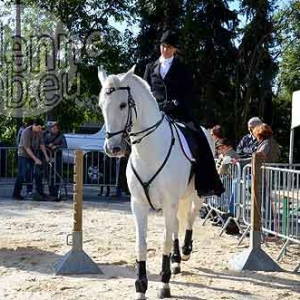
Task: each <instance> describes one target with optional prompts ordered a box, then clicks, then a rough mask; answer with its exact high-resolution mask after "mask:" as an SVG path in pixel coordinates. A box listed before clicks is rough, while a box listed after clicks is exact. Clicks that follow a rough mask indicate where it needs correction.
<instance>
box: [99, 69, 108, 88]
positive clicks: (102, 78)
mask: <svg viewBox="0 0 300 300" xmlns="http://www.w3.org/2000/svg"><path fill="white" fill-rule="evenodd" d="M98 78H99V80H100V82H101V85H102V86H103V85H104V82H105V80H106V78H107V74H106V72H105V70H104V69H102V68H101V67H98Z"/></svg>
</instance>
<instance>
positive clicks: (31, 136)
mask: <svg viewBox="0 0 300 300" xmlns="http://www.w3.org/2000/svg"><path fill="white" fill-rule="evenodd" d="M42 125H43V122H42V120H41V119H36V120H35V121H34V122H33V125H31V126H28V127H27V128H25V129H24V130H23V132H22V134H21V139H20V143H19V146H18V176H17V179H16V182H15V186H14V191H13V198H14V199H16V200H23V199H24V198H23V197H22V196H21V191H22V185H23V182H24V180H25V179H26V174H27V166H28V165H29V166H30V171H31V173H32V174H34V178H35V184H36V191H37V194H36V199H37V200H46V199H47V196H46V195H45V194H44V191H43V184H42V177H41V169H40V168H41V165H42V161H41V153H40V151H42V153H43V155H44V157H45V159H46V161H47V162H48V161H49V157H48V155H47V153H46V148H45V145H44V140H43V135H42Z"/></svg>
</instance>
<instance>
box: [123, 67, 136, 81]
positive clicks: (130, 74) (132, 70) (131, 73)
mask: <svg viewBox="0 0 300 300" xmlns="http://www.w3.org/2000/svg"><path fill="white" fill-rule="evenodd" d="M135 66H136V65H134V66H133V67H132V68H131V69H130V70H129V71H128V72H127V73H126V74H125V75H124V78H123V79H128V78H130V77H131V76H132V75H133V74H134V70H135Z"/></svg>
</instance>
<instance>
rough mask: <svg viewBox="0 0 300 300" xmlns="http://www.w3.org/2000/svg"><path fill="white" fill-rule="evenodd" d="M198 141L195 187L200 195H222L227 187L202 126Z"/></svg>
mask: <svg viewBox="0 0 300 300" xmlns="http://www.w3.org/2000/svg"><path fill="white" fill-rule="evenodd" d="M197 141H198V149H197V157H196V161H197V162H196V167H195V188H196V190H197V193H198V196H199V197H208V196H213V195H216V196H221V194H222V193H224V191H225V189H224V186H223V184H222V182H221V179H220V176H219V174H218V172H217V169H216V165H215V161H214V157H213V154H212V151H211V148H210V146H209V144H208V141H207V138H206V136H205V133H204V132H203V130H202V128H199V130H198V134H197Z"/></svg>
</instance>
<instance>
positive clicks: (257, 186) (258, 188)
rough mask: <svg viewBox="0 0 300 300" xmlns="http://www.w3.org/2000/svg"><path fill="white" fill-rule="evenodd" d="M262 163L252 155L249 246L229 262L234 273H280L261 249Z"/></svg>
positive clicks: (255, 155)
mask: <svg viewBox="0 0 300 300" xmlns="http://www.w3.org/2000/svg"><path fill="white" fill-rule="evenodd" d="M262 162H263V160H262V157H261V156H260V155H259V154H258V153H254V154H253V155H252V167H251V181H252V184H251V230H250V246H249V248H248V249H247V250H245V251H243V252H242V253H240V254H238V255H237V256H236V257H234V258H232V259H231V260H230V261H229V268H230V269H231V270H234V271H244V270H251V271H267V272H278V271H282V269H281V268H280V267H279V266H278V265H277V264H276V262H275V261H274V260H273V259H272V258H271V257H270V256H269V255H268V254H267V253H266V252H265V251H264V250H262V249H261V234H262V225H261V223H262V216H261V204H262V180H263V179H262V170H261V168H262Z"/></svg>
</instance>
